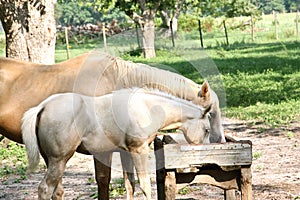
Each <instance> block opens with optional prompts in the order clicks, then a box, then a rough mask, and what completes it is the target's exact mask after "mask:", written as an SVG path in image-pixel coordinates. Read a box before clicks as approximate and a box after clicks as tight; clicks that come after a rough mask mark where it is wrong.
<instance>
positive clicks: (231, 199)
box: [224, 190, 237, 200]
mask: <svg viewBox="0 0 300 200" xmlns="http://www.w3.org/2000/svg"><path fill="white" fill-rule="evenodd" d="M224 199H225V200H236V199H237V198H236V194H235V190H224Z"/></svg>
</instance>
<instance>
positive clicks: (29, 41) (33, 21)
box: [0, 0, 56, 64]
mask: <svg viewBox="0 0 300 200" xmlns="http://www.w3.org/2000/svg"><path fill="white" fill-rule="evenodd" d="M0 20H1V22H2V25H3V28H4V31H5V35H6V56H7V57H10V58H15V59H19V60H25V61H31V62H35V63H44V64H52V63H54V55H55V41H56V25H55V19H54V0H30V1H24V0H0Z"/></svg>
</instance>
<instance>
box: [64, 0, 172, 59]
mask: <svg viewBox="0 0 300 200" xmlns="http://www.w3.org/2000/svg"><path fill="white" fill-rule="evenodd" d="M73 1H74V2H77V3H79V4H86V5H92V6H93V7H94V8H95V9H98V10H99V11H101V12H102V13H103V14H105V13H107V12H108V11H109V10H110V9H112V8H118V9H120V11H123V12H125V14H126V15H127V16H129V17H130V18H131V19H132V20H133V21H134V22H135V23H137V24H139V26H140V27H141V30H142V38H143V53H144V56H145V58H152V57H155V56H156V54H155V47H154V40H155V23H154V18H155V16H156V13H157V11H158V9H159V8H160V6H161V5H162V4H164V3H166V2H172V1H171V0H135V1H129V0H89V1H82V0H78V1H76V0H73ZM59 2H60V3H65V2H68V1H66V0H60V1H59Z"/></svg>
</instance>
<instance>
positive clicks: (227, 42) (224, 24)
mask: <svg viewBox="0 0 300 200" xmlns="http://www.w3.org/2000/svg"><path fill="white" fill-rule="evenodd" d="M223 26H224V30H225V37H226V44H227V46H229V41H228V34H227V28H226V23H225V19H224V21H223Z"/></svg>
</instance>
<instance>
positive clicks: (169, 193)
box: [165, 171, 176, 200]
mask: <svg viewBox="0 0 300 200" xmlns="http://www.w3.org/2000/svg"><path fill="white" fill-rule="evenodd" d="M165 197H166V198H165V199H166V200H175V197H176V176H175V171H169V172H166V178H165Z"/></svg>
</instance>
